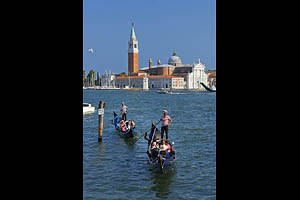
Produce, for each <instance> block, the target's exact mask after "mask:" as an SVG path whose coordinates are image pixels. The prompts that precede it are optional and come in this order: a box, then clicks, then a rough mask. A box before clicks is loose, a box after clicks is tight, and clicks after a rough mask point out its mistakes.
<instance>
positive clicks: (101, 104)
mask: <svg viewBox="0 0 300 200" xmlns="http://www.w3.org/2000/svg"><path fill="white" fill-rule="evenodd" d="M104 108H105V103H104V102H103V101H100V102H99V106H98V115H99V121H98V142H102V132H103V117H104Z"/></svg>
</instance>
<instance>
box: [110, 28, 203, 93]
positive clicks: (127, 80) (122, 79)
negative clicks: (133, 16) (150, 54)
mask: <svg viewBox="0 0 300 200" xmlns="http://www.w3.org/2000/svg"><path fill="white" fill-rule="evenodd" d="M138 53H139V49H138V41H137V39H136V35H135V31H134V26H133V24H132V28H131V34H130V39H129V41H128V76H124V75H123V76H121V75H116V76H115V80H114V83H115V87H118V88H142V89H167V88H170V89H204V88H203V86H202V85H201V84H200V83H204V84H206V85H207V74H206V73H205V66H204V65H203V64H202V63H201V62H200V59H199V60H198V61H197V63H194V64H183V63H182V61H181V58H180V57H179V56H177V54H176V51H175V50H174V51H173V54H172V56H171V57H170V58H169V59H168V64H161V63H160V60H159V59H158V60H157V65H152V59H151V58H150V59H149V64H148V67H143V68H141V69H139V65H138Z"/></svg>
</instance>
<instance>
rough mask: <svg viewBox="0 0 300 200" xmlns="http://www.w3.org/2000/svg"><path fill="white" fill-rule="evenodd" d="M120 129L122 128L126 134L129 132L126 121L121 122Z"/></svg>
mask: <svg viewBox="0 0 300 200" xmlns="http://www.w3.org/2000/svg"><path fill="white" fill-rule="evenodd" d="M120 127H121V131H122V132H126V131H127V130H126V129H127V127H126V125H125V122H124V120H121V122H120Z"/></svg>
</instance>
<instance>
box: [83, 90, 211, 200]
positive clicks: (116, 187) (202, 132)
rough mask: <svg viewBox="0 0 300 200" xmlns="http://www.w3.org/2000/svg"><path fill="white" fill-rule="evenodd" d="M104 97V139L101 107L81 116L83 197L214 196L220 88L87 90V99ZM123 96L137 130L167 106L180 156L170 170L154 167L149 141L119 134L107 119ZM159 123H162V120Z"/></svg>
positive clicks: (94, 101) (147, 125) (94, 100)
mask: <svg viewBox="0 0 300 200" xmlns="http://www.w3.org/2000/svg"><path fill="white" fill-rule="evenodd" d="M99 101H104V102H105V103H106V106H105V114H104V128H103V142H102V143H101V144H99V143H98V133H97V130H96V128H97V127H98V113H97V112H94V113H92V114H88V115H84V116H83V197H84V199H85V200H88V199H176V200H178V199H203V200H205V199H216V93H208V92H205V91H187V90H179V91H177V90H176V91H172V92H171V94H158V93H157V92H156V91H154V90H150V91H127V90H84V91H83V102H85V103H91V104H92V106H95V107H96V110H97V108H98V104H99ZM121 102H125V104H126V105H127V106H128V108H129V112H128V114H127V119H133V120H135V123H136V127H137V130H138V131H139V135H141V134H142V133H143V132H145V131H146V130H147V129H149V128H150V127H151V123H152V121H154V122H157V121H158V120H159V119H160V117H161V116H162V110H164V109H167V110H168V111H169V112H168V114H169V116H170V117H171V118H172V120H173V123H172V124H171V126H170V127H169V139H170V140H171V141H174V142H175V145H174V147H175V150H176V161H175V165H174V167H173V169H172V170H170V171H169V172H168V173H166V174H162V173H161V172H159V171H156V170H153V169H152V168H150V166H149V164H148V160H147V156H146V148H147V141H146V140H144V139H143V138H142V139H140V140H139V141H137V142H136V143H133V142H130V141H127V140H124V139H123V138H120V137H119V135H118V134H117V133H116V132H115V129H114V127H113V125H112V124H111V123H110V122H109V120H110V119H112V118H113V111H116V112H117V113H120V108H121V104H120V103H121ZM158 127H159V128H160V125H159V126H158Z"/></svg>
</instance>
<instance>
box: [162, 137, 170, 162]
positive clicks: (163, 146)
mask: <svg viewBox="0 0 300 200" xmlns="http://www.w3.org/2000/svg"><path fill="white" fill-rule="evenodd" d="M160 151H161V152H162V155H165V156H166V157H167V158H169V157H170V154H169V152H168V145H167V144H166V142H165V140H162V141H161V144H160Z"/></svg>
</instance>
